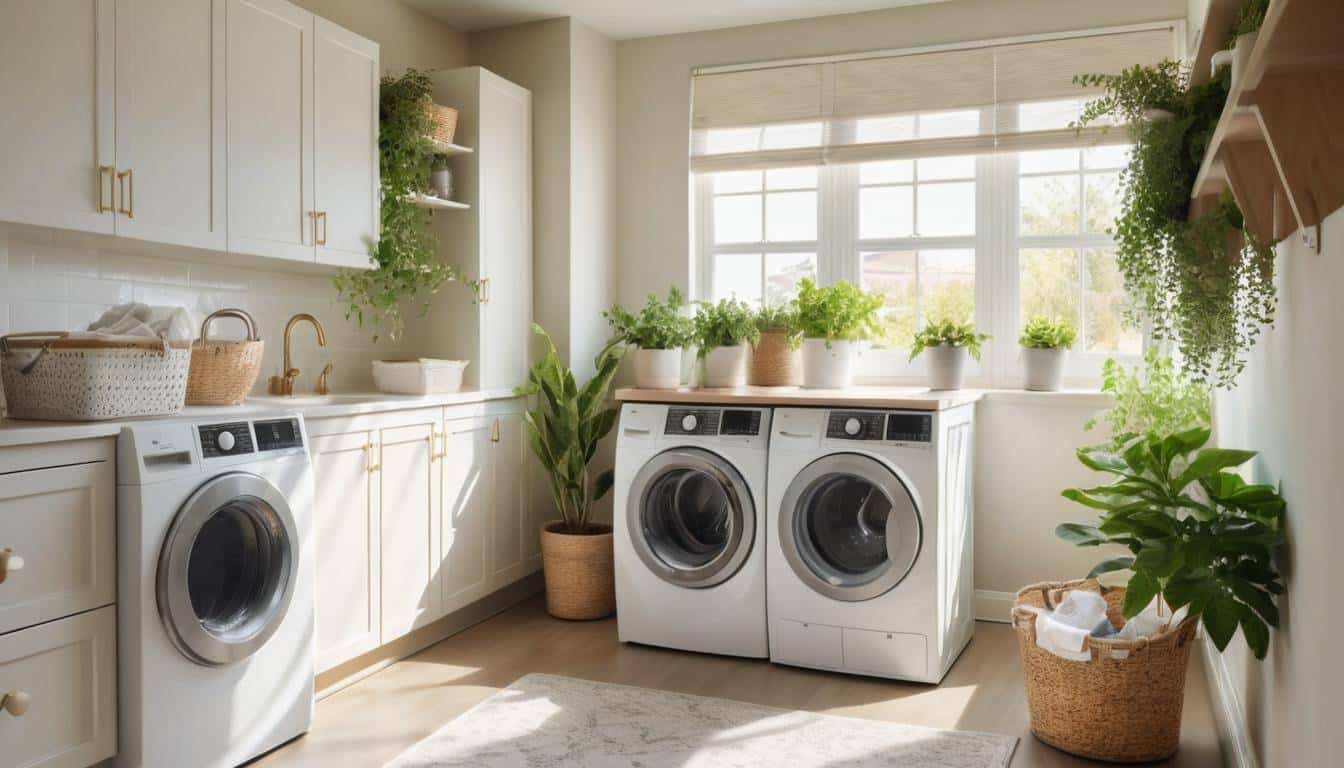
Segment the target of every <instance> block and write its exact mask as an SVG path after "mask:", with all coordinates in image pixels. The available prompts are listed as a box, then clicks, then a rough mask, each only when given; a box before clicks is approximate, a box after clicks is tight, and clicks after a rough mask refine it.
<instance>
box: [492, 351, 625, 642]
mask: <svg viewBox="0 0 1344 768" xmlns="http://www.w3.org/2000/svg"><path fill="white" fill-rule="evenodd" d="M533 329H534V331H535V332H536V334H537V335H538V336H540V337H542V338H543V339H544V340H545V342H546V353H545V355H543V356H542V358H541V359H540V360H538V361H537V363H536V364H535V365H533V366H532V369H531V370H530V371H528V374H527V383H526V384H525V385H523V386H521V387H519V388H518V389H517V390H516V393H517V394H518V395H522V396H528V397H530V398H535V400H534V401H532V402H531V403H530V405H532V407H531V408H530V409H529V410H528V411H527V412H526V413H524V414H523V420H524V421H525V423H526V424H527V438H528V444H529V445H530V446H531V448H532V452H533V453H534V454H536V456H537V459H538V460H539V461H540V463H541V465H542V467H544V468H545V470H546V473H547V479H548V480H549V481H550V488H551V499H552V501H553V502H554V503H555V508H556V511H557V512H558V513H559V515H560V519H559V520H556V521H553V522H550V523H547V524H546V525H545V526H544V527H543V528H542V531H541V562H542V571H543V576H544V578H545V581H546V610H547V611H548V612H549V613H550V614H551V615H552V616H555V617H557V618H561V619H600V618H602V617H603V616H609V615H611V613H612V612H613V611H615V610H616V581H615V570H614V563H613V557H614V555H613V550H612V538H611V526H610V525H604V524H599V523H594V522H592V510H593V505H594V503H596V502H597V501H598V500H600V499H601V498H602V497H603V496H605V495H606V494H607V492H608V491H609V490H611V484H612V479H613V475H612V470H610V469H608V470H605V471H602V472H600V473H598V474H596V475H593V474H591V473H590V471H589V469H588V464H589V463H590V462H591V461H592V459H593V455H594V454H595V453H596V452H597V444H598V442H599V441H601V440H602V438H603V437H606V435H607V434H608V433H609V432H611V429H612V427H614V426H615V425H616V418H617V415H618V411H617V410H616V408H615V407H612V406H611V405H609V403H608V401H607V391H608V389H609V388H610V387H611V380H612V378H613V377H614V376H615V375H616V369H617V368H618V367H620V363H621V357H622V356H623V355H624V348H623V347H621V346H620V345H618V344H612V345H608V346H607V347H606V348H605V349H603V350H602V351H601V352H600V353H599V354H598V356H597V358H596V359H595V360H594V363H593V365H594V368H595V369H596V373H595V374H594V375H593V377H592V378H591V379H589V380H588V381H587V382H586V383H585V384H584V385H583V386H582V387H579V386H578V385H577V384H576V383H575V381H574V372H573V371H572V370H570V369H568V368H566V367H565V366H564V365H563V364H562V363H561V362H560V356H559V355H558V354H557V353H556V351H555V345H554V344H553V343H551V338H550V336H548V335H547V334H546V331H544V330H542V328H541V326H539V325H533Z"/></svg>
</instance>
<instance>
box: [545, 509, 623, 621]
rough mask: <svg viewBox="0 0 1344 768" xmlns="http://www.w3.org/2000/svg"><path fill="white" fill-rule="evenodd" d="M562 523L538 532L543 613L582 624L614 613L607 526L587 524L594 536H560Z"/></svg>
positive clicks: (614, 571) (613, 586)
mask: <svg viewBox="0 0 1344 768" xmlns="http://www.w3.org/2000/svg"><path fill="white" fill-rule="evenodd" d="M562 526H563V523H561V522H559V521H556V522H553V523H548V524H547V525H546V527H544V528H542V529H541V569H542V573H543V575H544V576H545V579H546V611H547V612H548V613H550V614H551V615H552V616H554V617H556V618H557V619H572V620H578V621H584V620H588V619H600V618H603V617H605V616H610V615H611V614H613V613H615V612H616V569H615V563H614V556H613V551H612V536H611V526H609V525H590V526H589V528H590V529H592V530H593V531H594V533H588V534H572V533H562V532H561V531H560V528H561V527H562Z"/></svg>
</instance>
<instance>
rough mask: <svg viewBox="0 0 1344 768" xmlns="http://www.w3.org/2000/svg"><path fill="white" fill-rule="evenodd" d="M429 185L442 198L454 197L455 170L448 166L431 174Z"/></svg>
mask: <svg viewBox="0 0 1344 768" xmlns="http://www.w3.org/2000/svg"><path fill="white" fill-rule="evenodd" d="M429 186H430V188H431V189H433V190H434V196H435V197H438V198H439V199H440V200H451V199H452V198H453V172H452V171H451V170H449V169H447V168H445V169H443V170H441V171H433V172H431V173H430V174H429Z"/></svg>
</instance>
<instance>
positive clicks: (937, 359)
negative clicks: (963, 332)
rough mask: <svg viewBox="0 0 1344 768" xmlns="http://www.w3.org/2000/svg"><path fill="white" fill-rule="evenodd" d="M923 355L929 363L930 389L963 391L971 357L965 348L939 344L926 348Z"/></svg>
mask: <svg viewBox="0 0 1344 768" xmlns="http://www.w3.org/2000/svg"><path fill="white" fill-rule="evenodd" d="M923 354H924V357H925V359H926V360H928V361H929V389H933V390H948V389H961V382H962V380H963V379H964V378H965V376H966V359H967V358H969V357H970V353H968V352H967V351H966V348H965V347H954V346H952V345H950V344H939V345H938V346H936V347H928V348H926V349H925V350H924V353H923Z"/></svg>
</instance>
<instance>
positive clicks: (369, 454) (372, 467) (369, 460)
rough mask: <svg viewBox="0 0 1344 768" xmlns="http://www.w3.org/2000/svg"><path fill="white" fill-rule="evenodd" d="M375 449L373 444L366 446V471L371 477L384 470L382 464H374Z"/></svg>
mask: <svg viewBox="0 0 1344 768" xmlns="http://www.w3.org/2000/svg"><path fill="white" fill-rule="evenodd" d="M373 448H374V446H373V444H372V443H370V444H368V445H365V446H364V463H365V464H366V465H367V466H366V467H365V469H367V470H368V472H369V474H370V475H372V474H373V473H374V472H377V471H378V470H380V469H382V468H383V465H382V464H374V463H373Z"/></svg>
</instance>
